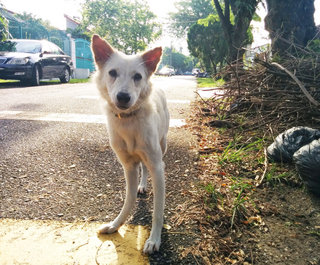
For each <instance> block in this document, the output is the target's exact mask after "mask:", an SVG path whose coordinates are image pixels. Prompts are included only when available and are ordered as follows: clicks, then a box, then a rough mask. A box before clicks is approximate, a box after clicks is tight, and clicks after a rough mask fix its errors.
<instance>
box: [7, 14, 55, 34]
mask: <svg viewBox="0 0 320 265" xmlns="http://www.w3.org/2000/svg"><path fill="white" fill-rule="evenodd" d="M16 17H18V18H19V19H20V20H23V21H24V22H23V23H18V22H14V23H10V27H12V28H11V29H10V33H11V35H12V36H13V37H14V38H21V37H22V38H24V39H38V40H39V39H47V38H48V37H49V33H48V30H47V26H48V25H49V23H48V22H44V21H43V20H42V19H40V18H36V17H35V16H34V15H32V14H30V13H26V12H24V13H23V14H16ZM12 24H13V25H12ZM19 27H21V29H20V28H19Z"/></svg>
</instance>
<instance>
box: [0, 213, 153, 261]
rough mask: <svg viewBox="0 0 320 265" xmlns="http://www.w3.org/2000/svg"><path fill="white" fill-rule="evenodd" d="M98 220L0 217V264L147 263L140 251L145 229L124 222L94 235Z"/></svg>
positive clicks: (145, 236) (143, 241) (146, 234)
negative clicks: (74, 220)
mask: <svg viewBox="0 0 320 265" xmlns="http://www.w3.org/2000/svg"><path fill="white" fill-rule="evenodd" d="M100 225H101V223H85V222H82V223H81V222H76V223H67V222H59V221H38V220H37V221H32V220H13V219H0V263H1V265H12V264H24V265H27V264H32V265H37V264H39V265H40V264H41V265H44V264H46V265H51V264H52V265H53V264H57V265H64V264H65V265H71V264H75V265H91V264H99V265H115V264H117V265H120V264H123V265H127V264H132V265H134V264H139V265H140V264H149V262H148V257H147V256H145V255H143V253H142V249H143V245H144V243H145V241H146V239H147V237H148V231H147V229H146V228H145V227H143V226H134V225H124V226H122V227H121V228H120V229H119V231H118V233H114V234H110V235H97V234H96V231H97V228H98V227H99V226H100Z"/></svg>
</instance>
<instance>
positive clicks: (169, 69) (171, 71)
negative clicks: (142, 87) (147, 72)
mask: <svg viewBox="0 0 320 265" xmlns="http://www.w3.org/2000/svg"><path fill="white" fill-rule="evenodd" d="M157 74H158V75H166V76H172V75H174V74H175V71H174V69H173V67H171V66H164V67H162V68H161V69H160V70H159V71H158V72H157Z"/></svg>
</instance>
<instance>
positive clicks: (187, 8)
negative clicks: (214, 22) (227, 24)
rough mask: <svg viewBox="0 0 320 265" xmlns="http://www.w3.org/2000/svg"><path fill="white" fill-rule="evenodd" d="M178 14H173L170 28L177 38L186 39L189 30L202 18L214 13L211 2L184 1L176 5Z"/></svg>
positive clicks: (206, 0) (202, 0) (198, 0)
mask: <svg viewBox="0 0 320 265" xmlns="http://www.w3.org/2000/svg"><path fill="white" fill-rule="evenodd" d="M175 7H176V9H177V11H176V12H174V13H173V12H171V13H170V14H169V15H170V20H171V23H170V28H171V31H172V32H173V33H174V34H175V35H176V36H177V37H185V36H186V34H187V32H188V30H189V28H190V27H191V26H192V25H193V24H196V23H197V22H198V20H199V19H201V18H206V17H207V16H209V14H212V13H214V9H213V7H212V5H211V1H208V0H184V1H179V2H176V3H175Z"/></svg>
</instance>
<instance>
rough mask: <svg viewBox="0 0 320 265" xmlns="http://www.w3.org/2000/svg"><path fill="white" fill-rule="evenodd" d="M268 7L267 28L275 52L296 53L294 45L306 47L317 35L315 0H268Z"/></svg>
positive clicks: (283, 55)
mask: <svg viewBox="0 0 320 265" xmlns="http://www.w3.org/2000/svg"><path fill="white" fill-rule="evenodd" d="M267 7H268V15H267V16H266V18H265V28H266V30H267V31H269V34H270V38H271V41H272V52H273V53H274V54H278V55H279V56H280V57H286V56H287V55H288V54H296V51H297V50H296V48H295V47H294V45H299V46H301V47H305V46H306V45H307V44H308V41H309V40H311V39H313V37H314V36H315V34H316V26H315V23H314V19H313V14H314V11H315V9H314V0H285V1H280V0H267ZM293 44H294V45H293Z"/></svg>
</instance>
